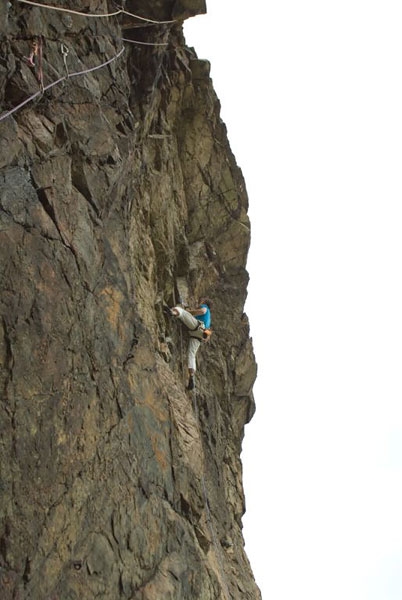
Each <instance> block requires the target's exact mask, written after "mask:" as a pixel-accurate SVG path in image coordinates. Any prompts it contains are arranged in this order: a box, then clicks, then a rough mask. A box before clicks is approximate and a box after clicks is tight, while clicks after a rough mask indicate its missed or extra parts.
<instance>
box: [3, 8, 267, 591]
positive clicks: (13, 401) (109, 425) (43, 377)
mask: <svg viewBox="0 0 402 600" xmlns="http://www.w3.org/2000/svg"><path fill="white" fill-rule="evenodd" d="M53 4H55V5H56V3H53ZM123 4H124V8H125V11H126V12H124V13H120V14H118V15H115V16H112V17H109V18H100V17H89V16H80V15H78V14H74V13H71V12H63V11H56V10H51V9H46V8H41V7H38V6H32V5H28V4H25V3H22V2H18V1H17V0H13V1H12V2H11V3H7V2H2V4H1V8H0V31H1V32H2V33H1V38H0V39H1V57H2V58H1V61H0V94H1V115H0V117H1V116H2V117H3V118H2V120H1V122H0V144H1V146H0V168H1V170H0V252H1V261H0V268H1V276H0V284H1V298H0V300H1V321H0V323H1V325H0V357H1V370H0V388H1V443H0V461H1V478H0V513H1V524H0V590H1V593H0V597H1V598H2V600H11V599H15V600H17V599H20V600H22V599H30V600H78V599H84V600H90V599H92V598H102V599H104V600H119V599H133V600H169V599H171V600H180V599H183V600H184V599H185V600H196V599H200V600H212V599H223V600H229V599H239V600H240V599H241V600H245V599H250V600H251V599H253V600H254V599H258V598H260V593H259V590H258V588H257V586H256V584H255V582H254V580H253V576H252V573H251V570H250V566H249V563H248V560H247V557H246V555H245V552H244V547H243V546H244V542H243V537H242V532H241V518H242V515H243V513H244V508H245V507H244V497H243V489H242V469H241V462H240V450H241V442H242V437H243V433H244V425H245V423H247V421H248V420H249V419H250V418H251V417H252V415H253V411H254V402H253V396H252V386H253V383H254V379H255V375H256V366H255V361H254V356H253V350H252V344H251V340H250V337H249V328H248V322H247V317H246V316H245V315H244V313H243V307H244V302H245V297H246V288H247V281H248V276H247V272H246V270H245V264H246V258H247V252H248V246H249V239H250V228H249V221H248V217H247V195H246V191H245V186H244V182H243V179H242V175H241V172H240V170H239V168H238V167H237V166H236V163H235V160H234V157H233V155H232V153H231V151H230V147H229V143H228V140H227V135H226V130H225V127H224V125H223V123H222V121H221V120H220V117H219V102H218V100H217V98H216V96H215V93H214V90H213V87H212V83H211V80H210V78H209V64H208V63H207V62H206V61H200V60H198V59H197V57H196V55H195V53H194V51H193V50H191V49H189V48H187V47H186V46H185V43H184V39H183V35H182V21H181V20H182V19H184V18H186V17H187V16H189V15H191V14H196V13H197V12H203V11H205V3H204V2H203V1H202V0H177V1H174V0H152V1H150V0H147V2H144V1H142V0H138V1H136V2H134V1H132V2H130V1H128V2H126V3H123ZM57 6H59V7H63V6H64V7H68V8H69V9H71V8H72V9H73V10H75V11H77V12H80V11H81V12H85V13H89V14H101V13H107V12H116V8H115V4H114V3H110V4H108V3H107V2H106V1H102V0H83V1H78V0H75V1H74V2H67V1H66V0H63V1H59V2H57ZM128 13H133V14H136V15H138V17H143V18H148V19H152V20H153V21H171V22H169V23H164V24H156V23H149V22H147V21H143V20H141V19H139V18H138V17H134V16H132V14H128ZM122 38H124V39H127V40H128V39H130V40H136V41H137V42H143V44H139V43H130V42H123V41H122ZM149 44H153V45H149ZM122 50H123V52H121V51H122ZM107 61H110V62H109V64H106V65H104V66H102V67H100V65H102V64H103V63H106V62H107ZM96 67H100V68H96ZM95 68H96V69H95ZM91 69H92V70H91ZM82 71H87V72H86V73H82ZM67 75H69V76H68V77H67ZM58 80H60V81H59V83H57V84H55V85H53V86H51V84H52V83H53V82H56V81H58ZM41 88H42V89H41ZM43 88H44V90H43ZM35 94H36V96H35V97H34V98H32V99H31V100H30V101H29V102H27V103H26V104H25V105H24V106H22V107H20V108H19V109H18V110H16V111H15V112H13V113H12V114H9V113H10V111H11V110H12V109H13V108H15V107H17V106H18V105H19V104H20V103H22V102H24V101H25V100H26V99H27V98H29V97H31V96H32V95H35ZM201 295H208V296H210V297H211V298H212V299H213V301H214V307H213V326H214V333H213V336H212V339H211V341H210V342H209V343H208V344H205V345H203V347H202V348H201V349H200V351H199V354H198V366H199V371H198V373H197V390H196V393H195V394H193V395H192V397H190V395H189V394H188V393H186V391H185V384H186V380H187V375H186V344H187V332H186V331H183V329H182V328H181V327H180V324H179V323H177V322H175V321H174V320H172V319H169V318H168V317H166V316H165V315H164V313H163V311H162V305H163V303H164V302H165V303H168V304H173V303H175V302H178V301H179V299H181V300H182V301H185V302H187V303H188V304H193V303H194V302H197V300H198V298H199V297H200V296H201Z"/></svg>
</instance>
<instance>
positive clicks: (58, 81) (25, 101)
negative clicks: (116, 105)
mask: <svg viewBox="0 0 402 600" xmlns="http://www.w3.org/2000/svg"><path fill="white" fill-rule="evenodd" d="M124 50H125V48H124V46H123V48H122V49H121V50H120V52H119V53H118V54H116V56H113V57H112V58H109V60H107V61H106V62H104V63H102V64H101V65H97V66H96V67H91V68H89V69H84V71H76V72H75V73H69V75H63V77H60V78H59V79H57V80H56V81H53V82H52V83H49V84H48V85H46V86H45V87H44V88H43V90H39V91H37V92H36V93H35V94H32V96H29V98H27V99H26V100H24V101H23V102H21V103H20V104H18V105H17V106H14V108H13V109H11V110H9V111H8V112H6V113H4V114H2V115H1V116H0V121H4V119H6V118H7V117H9V116H10V115H12V114H13V113H15V112H17V110H20V108H22V107H23V106H25V104H28V102H31V101H32V100H34V99H35V98H37V97H38V96H40V95H41V94H42V93H43V92H46V91H47V90H50V89H51V88H52V87H54V86H55V85H58V84H59V83H61V82H62V81H66V80H67V79H69V78H71V77H77V76H78V75H85V74H86V73H92V72H93V71H97V70H98V69H101V68H102V67H106V65H109V64H110V63H111V62H113V61H114V60H116V59H117V58H119V56H121V55H122V54H123V52H124Z"/></svg>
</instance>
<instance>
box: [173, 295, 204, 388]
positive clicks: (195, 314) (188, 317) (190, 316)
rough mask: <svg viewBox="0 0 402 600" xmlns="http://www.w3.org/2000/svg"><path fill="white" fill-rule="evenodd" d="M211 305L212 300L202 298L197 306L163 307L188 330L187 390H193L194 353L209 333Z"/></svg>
mask: <svg viewBox="0 0 402 600" xmlns="http://www.w3.org/2000/svg"><path fill="white" fill-rule="evenodd" d="M211 306H212V302H211V300H209V299H208V298H202V299H201V300H200V304H199V305H198V307H197V308H194V309H187V310H185V309H184V308H182V307H181V306H175V307H173V308H169V307H168V306H166V307H165V308H164V310H165V312H166V313H167V314H168V315H170V316H173V317H176V318H178V319H180V321H181V322H182V323H184V325H185V326H186V327H187V329H188V330H189V340H188V351H187V364H188V373H189V380H188V386H187V389H188V390H193V389H194V386H195V381H194V378H195V371H196V360H195V357H196V354H197V352H198V349H199V347H200V345H201V341H207V340H208V338H209V336H210V335H211V329H210V327H211V310H210V309H211Z"/></svg>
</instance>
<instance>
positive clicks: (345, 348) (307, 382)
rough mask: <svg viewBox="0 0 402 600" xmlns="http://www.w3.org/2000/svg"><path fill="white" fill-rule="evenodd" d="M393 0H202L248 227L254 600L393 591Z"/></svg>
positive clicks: (205, 38)
mask: <svg viewBox="0 0 402 600" xmlns="http://www.w3.org/2000/svg"><path fill="white" fill-rule="evenodd" d="M401 31H402V3H401V2H400V1H399V0H398V1H396V0H381V2H380V1H378V0H377V1H370V0H366V1H364V2H363V1H360V0H348V1H346V0H336V1H331V0H327V1H324V0H315V1H313V0H305V1H304V2H300V0H299V1H296V0H272V1H269V0H266V1H263V0H249V2H247V3H245V2H241V1H240V0H209V2H208V16H198V17H195V18H193V19H190V20H189V21H188V22H187V23H186V24H185V35H186V40H187V43H188V45H192V46H194V48H195V50H196V52H197V54H198V56H199V58H207V59H209V60H210V61H211V65H212V69H211V76H212V79H213V82H214V87H215V90H216V92H217V94H218V97H219V98H220V100H221V105H222V118H223V120H224V121H225V123H226V125H227V128H228V135H229V140H230V143H231V146H232V150H233V152H234V154H235V156H236V159H237V162H238V164H239V166H240V167H241V169H242V171H243V174H244V176H245V180H246V185H247V189H248V194H249V201H250V210H249V215H250V218H251V223H252V245H251V249H250V254H249V261H248V270H249V273H250V277H251V280H250V284H249V298H248V301H247V306H246V309H247V312H248V314H249V317H250V321H251V328H252V337H253V342H254V348H255V353H256V358H257V362H258V366H259V375H258V379H257V382H256V385H255V398H256V403H257V412H256V415H255V417H254V419H253V421H252V423H251V424H249V425H247V427H246V436H245V441H244V444H243V453H242V460H243V464H244V483H245V491H246V503H247V512H246V515H245V517H244V521H243V522H244V535H245V539H246V550H247V553H248V556H249V558H250V560H251V564H252V568H253V571H254V574H255V577H256V580H257V583H258V585H259V587H260V589H261V591H262V595H263V599H264V600H295V598H297V599H298V600H304V599H307V598H308V600H323V599H325V600H332V599H333V600H340V599H342V600H396V599H398V600H400V599H401V598H402V393H401V392H402V384H401V372H402V368H401V364H402V311H401V308H402V269H401V266H402V265H401V263H402V218H401V215H402V193H401V192H402V185H401V174H402V168H401V166H402V84H401V77H402V34H401Z"/></svg>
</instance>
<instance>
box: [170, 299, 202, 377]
mask: <svg viewBox="0 0 402 600" xmlns="http://www.w3.org/2000/svg"><path fill="white" fill-rule="evenodd" d="M174 308H175V310H177V312H178V313H179V314H178V316H177V318H178V319H180V321H181V322H182V323H184V325H185V326H186V327H187V329H189V330H190V332H191V333H190V339H189V340H188V351H187V366H188V368H189V369H192V370H193V371H194V372H195V371H196V360H195V357H196V355H197V352H198V348H199V347H200V345H201V339H202V330H200V329H199V330H198V331H197V327H198V326H199V325H200V321H198V319H196V318H195V317H193V315H192V314H190V313H189V312H188V311H187V310H184V308H182V307H181V306H175V307H174Z"/></svg>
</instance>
